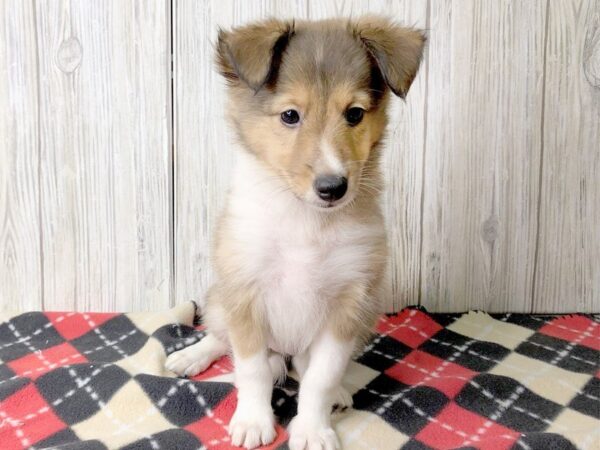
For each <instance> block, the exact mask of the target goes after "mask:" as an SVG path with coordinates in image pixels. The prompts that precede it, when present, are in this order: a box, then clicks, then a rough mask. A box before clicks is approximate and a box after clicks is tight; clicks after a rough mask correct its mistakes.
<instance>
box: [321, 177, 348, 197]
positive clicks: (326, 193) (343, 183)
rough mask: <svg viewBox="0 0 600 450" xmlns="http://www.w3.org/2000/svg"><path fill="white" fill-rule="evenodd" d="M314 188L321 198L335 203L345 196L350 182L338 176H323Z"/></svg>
mask: <svg viewBox="0 0 600 450" xmlns="http://www.w3.org/2000/svg"><path fill="white" fill-rule="evenodd" d="M314 188H315V192H316V193H317V195H318V196H319V198H321V199H323V200H325V201H328V202H333V201H335V200H339V199H340V198H342V197H343V196H344V194H345V193H346V191H347V190H348V180H347V179H346V177H340V176H337V175H321V176H319V177H317V178H316V179H315V182H314Z"/></svg>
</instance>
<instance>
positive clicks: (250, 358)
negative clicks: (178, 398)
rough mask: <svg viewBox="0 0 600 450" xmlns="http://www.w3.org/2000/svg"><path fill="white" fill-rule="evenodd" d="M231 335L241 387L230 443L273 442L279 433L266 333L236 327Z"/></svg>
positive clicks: (254, 328) (231, 428)
mask: <svg viewBox="0 0 600 450" xmlns="http://www.w3.org/2000/svg"><path fill="white" fill-rule="evenodd" d="M229 334H230V340H231V347H232V349H233V358H234V365H235V384H236V387H237V389H238V399H237V401H238V403H237V408H236V410H235V413H234V414H233V417H232V418H231V422H230V423H229V435H230V436H231V443H232V444H233V445H236V446H244V447H246V448H248V449H252V448H255V447H259V446H261V445H267V444H270V443H271V442H273V440H274V439H275V436H276V432H275V417H274V415H273V410H272V408H271V395H272V391H273V375H272V373H271V368H270V366H269V359H268V352H267V346H266V343H265V341H264V338H263V334H262V332H261V331H260V329H257V328H256V327H252V326H243V327H239V326H237V327H233V328H231V330H230V333H229Z"/></svg>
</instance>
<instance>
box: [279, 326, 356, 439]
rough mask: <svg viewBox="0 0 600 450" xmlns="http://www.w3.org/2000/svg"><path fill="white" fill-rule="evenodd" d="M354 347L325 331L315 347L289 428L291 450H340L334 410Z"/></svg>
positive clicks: (349, 340)
mask: <svg viewBox="0 0 600 450" xmlns="http://www.w3.org/2000/svg"><path fill="white" fill-rule="evenodd" d="M354 344H355V342H354V339H342V338H340V337H337V336H335V335H334V334H333V333H332V332H331V331H330V330H329V329H325V330H324V331H323V332H322V333H321V334H320V335H319V337H317V339H316V340H315V341H314V343H313V344H312V345H311V347H310V350H309V363H308V368H307V369H306V373H305V374H304V376H303V377H302V380H301V382H300V393H299V395H298V415H297V416H296V417H294V419H293V420H292V422H291V423H290V425H289V428H288V431H289V434H290V442H289V445H290V449H291V450H304V449H310V450H313V449H314V450H321V449H323V450H334V449H338V448H340V445H339V442H338V439H337V436H336V434H335V431H334V430H333V429H332V428H331V407H332V405H333V402H334V399H335V398H334V397H335V393H336V392H337V389H338V388H339V385H340V382H341V380H342V376H343V374H344V371H345V370H346V366H347V365H348V361H349V360H350V356H351V355H352V351H353V350H354Z"/></svg>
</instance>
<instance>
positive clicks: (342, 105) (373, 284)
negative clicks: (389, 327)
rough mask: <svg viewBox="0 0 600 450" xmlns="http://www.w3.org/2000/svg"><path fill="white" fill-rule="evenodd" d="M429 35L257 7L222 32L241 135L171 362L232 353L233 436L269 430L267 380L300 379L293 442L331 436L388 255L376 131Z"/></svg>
mask: <svg viewBox="0 0 600 450" xmlns="http://www.w3.org/2000/svg"><path fill="white" fill-rule="evenodd" d="M424 42H425V38H424V36H423V34H422V33H421V32H420V31H417V30H414V29H408V28H402V27H400V26H398V25H396V24H395V23H393V22H391V21H389V20H387V19H384V18H378V17H366V18H363V19H359V20H351V21H348V20H324V21H318V22H304V21H303V22H286V21H279V20H267V21H263V22H259V23H255V24H251V25H248V26H244V27H241V28H236V29H233V30H232V31H221V32H220V33H219V39H218V43H217V48H216V52H217V66H218V69H219V71H220V73H221V74H222V75H223V77H225V79H226V80H227V81H228V100H229V101H228V106H227V113H228V116H229V117H228V118H229V121H230V122H231V124H232V126H233V129H234V130H235V133H236V135H237V138H238V140H239V141H240V143H241V147H242V149H241V151H240V152H239V154H238V155H237V165H236V167H235V169H234V173H233V178H232V183H231V189H230V192H229V197H228V202H227V206H226V208H225V211H224V214H223V216H222V218H221V221H220V224H219V226H218V231H217V235H216V237H215V240H214V244H215V247H214V249H213V258H214V264H215V267H216V272H217V275H218V280H217V281H216V282H215V284H214V285H213V286H212V287H211V289H210V290H209V292H208V294H207V297H206V304H205V308H204V310H203V315H204V321H205V324H206V326H207V330H208V334H207V336H206V337H205V338H204V339H203V340H202V341H200V342H198V343H197V344H194V345H192V346H190V347H188V348H185V349H183V350H181V351H179V352H176V353H173V354H172V355H170V356H169V358H168V359H167V363H166V367H167V368H168V369H169V370H171V371H173V372H175V373H176V374H179V375H188V376H191V375H195V374H197V373H199V372H201V371H203V370H204V369H206V368H207V367H208V366H209V365H210V364H211V363H212V362H213V361H214V360H215V359H217V358H219V357H220V356H222V355H224V354H226V353H227V352H229V351H231V352H232V354H233V360H234V365H235V383H236V386H237V389H238V402H237V408H236V410H235V413H234V415H233V417H232V419H231V423H230V425H229V434H230V436H231V442H232V443H233V444H234V445H236V446H244V447H246V448H249V449H251V448H254V447H257V446H260V445H265V444H269V443H270V442H272V441H273V440H274V439H275V435H276V433H275V418H274V416H273V411H272V409H271V395H272V389H273V381H274V380H276V379H279V378H282V377H284V376H285V360H284V358H285V357H290V356H291V360H292V365H293V367H294V368H295V369H296V371H297V372H298V375H299V376H300V380H301V381H300V392H299V395H298V415H297V416H296V417H295V418H294V419H293V420H292V422H291V423H290V425H289V428H288V431H289V434H290V442H289V445H290V448H291V449H292V450H301V449H307V448H310V449H311V450H313V449H336V448H339V442H338V439H337V437H336V434H335V432H334V430H333V429H332V427H331V422H330V414H331V409H332V405H333V403H334V402H342V403H348V402H349V401H350V400H349V398H350V397H349V395H348V394H347V393H346V392H345V391H344V390H343V389H342V388H341V386H340V380H341V378H342V375H343V374H344V371H345V369H346V366H347V364H348V361H349V360H350V358H351V356H352V354H353V352H354V351H355V350H356V349H358V348H360V347H361V345H364V340H365V339H366V338H367V337H368V335H369V333H370V331H371V329H372V327H373V325H374V322H375V320H376V317H377V314H378V312H379V305H378V300H379V298H380V285H381V280H382V277H383V273H384V269H385V266H386V260H387V255H386V235H385V229H384V220H383V217H382V213H381V210H380V206H379V193H380V190H381V188H382V179H381V174H380V171H379V167H378V165H379V159H380V149H379V147H380V145H379V144H380V142H381V140H382V136H383V132H384V128H385V126H386V122H387V118H386V108H387V105H388V100H389V96H390V94H389V93H390V91H391V92H392V93H393V94H395V95H398V96H400V97H404V96H405V95H406V93H407V91H408V89H409V87H410V85H411V82H412V81H413V79H414V77H415V75H416V73H417V69H418V67H419V63H420V60H421V56H422V52H423V45H424Z"/></svg>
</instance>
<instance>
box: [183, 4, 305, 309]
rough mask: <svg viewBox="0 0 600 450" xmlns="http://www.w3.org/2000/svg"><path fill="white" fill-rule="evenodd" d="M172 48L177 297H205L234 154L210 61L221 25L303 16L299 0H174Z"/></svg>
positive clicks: (221, 92) (220, 89)
mask: <svg viewBox="0 0 600 450" xmlns="http://www.w3.org/2000/svg"><path fill="white" fill-rule="evenodd" d="M174 5H175V10H174V31H175V33H174V36H175V38H174V39H175V41H174V49H175V52H174V53H175V105H174V107H175V128H174V137H175V186H174V188H175V293H176V294H175V299H176V301H184V300H189V299H202V297H203V294H204V292H205V291H206V289H207V288H208V287H209V286H210V283H211V281H212V279H213V272H212V270H211V267H210V261H209V252H210V241H211V239H212V236H213V232H214V227H215V223H216V220H217V218H218V216H219V213H220V211H221V209H222V208H223V206H224V200H225V194H226V192H227V189H228V186H229V174H230V170H231V167H232V164H233V161H234V150H233V148H234V145H235V143H234V142H233V139H232V133H231V130H230V129H229V127H228V126H227V124H226V123H225V119H224V112H223V102H224V94H225V83H224V82H223V80H222V79H221V77H220V76H219V75H218V74H217V73H216V71H215V70H214V67H213V57H214V54H213V44H214V41H215V39H216V33H217V29H218V27H219V26H220V27H223V28H227V27H231V26H235V25H240V24H242V23H244V22H248V21H251V20H256V19H260V18H266V17H270V16H272V17H283V18H294V17H306V3H305V2H301V1H285V0H278V1H272V0H266V1H263V0H261V1H252V2H240V1H234V0H227V1H223V0H210V1H202V2H198V1H195V0H185V1H178V2H176V3H175V4H174Z"/></svg>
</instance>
